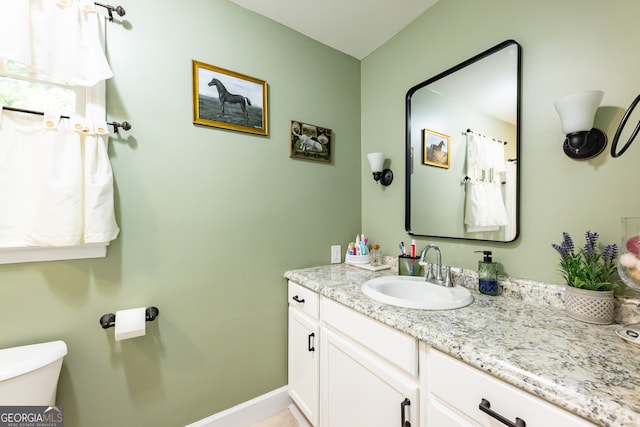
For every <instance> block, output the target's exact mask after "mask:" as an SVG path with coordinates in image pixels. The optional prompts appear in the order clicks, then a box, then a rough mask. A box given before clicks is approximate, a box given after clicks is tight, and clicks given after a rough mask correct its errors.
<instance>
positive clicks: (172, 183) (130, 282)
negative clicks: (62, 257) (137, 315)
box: [0, 0, 361, 427]
mask: <svg viewBox="0 0 640 427" xmlns="http://www.w3.org/2000/svg"><path fill="white" fill-rule="evenodd" d="M123 6H124V7H125V8H126V10H127V15H126V16H125V17H124V18H125V21H126V25H120V24H108V27H107V31H108V35H107V44H108V54H109V58H110V62H111V65H112V67H113V70H114V73H115V76H116V77H115V78H113V79H112V80H110V81H109V82H108V89H107V96H108V110H109V116H110V117H109V118H110V119H115V120H119V121H121V120H128V121H130V122H131V123H132V125H133V129H132V130H131V131H129V132H124V133H122V134H121V138H119V139H118V138H114V139H113V140H112V142H111V144H110V154H111V159H112V165H113V169H114V176H115V181H116V193H117V194H116V198H117V217H118V222H119V225H120V227H121V234H120V236H119V237H118V239H117V240H116V241H114V242H113V243H112V245H111V246H110V249H109V253H108V256H107V258H106V259H96V260H81V261H68V262H48V263H31V264H16V265H5V266H0V324H1V325H2V332H1V333H0V347H5V346H7V347H8V346H13V345H20V344H27V343H34V342H42V341H47V340H52V339H63V340H64V341H66V342H67V344H68V346H69V354H68V356H67V357H66V358H65V361H64V366H63V371H62V376H61V380H60V387H59V396H58V403H59V404H61V405H63V406H64V408H65V418H66V419H65V422H66V423H65V425H68V426H69V427H73V426H81V427H84V426H92V427H100V426H105V427H106V426H110V427H111V426H151V425H153V426H167V427H169V426H173V427H175V426H180V425H185V424H187V423H190V422H193V421H196V420H199V419H202V418H204V417H207V416H209V415H211V414H213V413H216V412H218V411H221V410H224V409H226V408H229V407H231V406H233V405H236V404H238V403H241V402H244V401H246V400H248V399H251V398H253V397H256V396H258V395H261V394H264V393H266V392H269V391H271V390H274V389H276V388H278V387H281V386H283V385H285V384H286V383H287V371H286V363H287V357H286V344H287V343H286V340H287V338H286V330H287V326H286V316H287V311H286V307H287V306H286V283H285V280H284V278H283V273H284V271H285V270H287V269H291V268H298V267H306V266H312V265H318V264H324V263H328V262H329V260H330V245H331V244H342V245H343V247H345V245H346V243H348V240H349V239H350V238H351V236H353V235H355V233H357V232H358V231H359V227H360V221H361V214H360V198H361V197H360V186H361V183H360V170H359V161H358V159H359V158H360V127H359V124H360V62H359V61H357V60H355V59H354V58H351V57H349V56H347V55H344V54H341V53H338V52H337V51H335V50H333V49H330V48H328V47H326V46H323V45H321V44H319V43H316V42H314V41H312V40H310V39H308V38H306V37H303V36H301V35H300V34H298V33H296V32H293V31H291V30H289V29H287V28H285V27H283V26H281V25H278V24H275V23H274V22H272V21H270V20H267V19H265V18H263V17H260V16H259V15H256V14H254V13H251V12H249V11H247V10H245V9H243V8H240V7H239V6H237V5H235V4H233V3H231V2H229V1H226V0H192V1H189V2H188V3H170V2H157V1H152V0H136V1H133V2H129V3H128V4H125V5H123ZM192 59H196V60H199V61H202V62H205V63H208V64H211V65H216V66H219V67H223V68H227V69H230V70H233V71H236V72H239V73H242V74H246V75H249V76H252V77H256V78H259V79H263V80H266V81H267V82H268V85H269V111H270V118H269V129H270V132H269V136H268V137H264V136H255V135H250V134H243V133H238V132H232V131H226V130H221V129H216V128H210V127H201V126H195V125H193V124H192V120H193V112H192V110H193V108H192V78H191V60H192ZM291 120H300V121H304V122H307V123H312V124H316V125H320V126H326V127H329V128H332V129H333V132H334V141H335V151H334V160H333V161H332V162H331V163H330V164H326V163H319V162H312V161H304V160H293V159H290V158H289V125H290V121H291ZM149 305H155V306H157V307H158V308H159V309H160V316H159V318H158V319H157V320H156V321H155V322H153V323H148V324H147V336H145V337H142V338H136V339H132V340H129V341H123V342H118V343H116V342H115V341H114V339H113V329H109V330H107V331H104V330H103V329H102V328H101V327H100V325H99V323H98V319H99V318H100V316H101V315H102V314H104V313H108V312H115V311H116V310H120V309H127V308H133V307H140V306H149Z"/></svg>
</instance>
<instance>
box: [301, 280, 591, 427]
mask: <svg viewBox="0 0 640 427" xmlns="http://www.w3.org/2000/svg"><path fill="white" fill-rule="evenodd" d="M288 298H289V350H288V355H289V366H288V373H289V395H290V396H291V398H292V399H293V400H294V402H295V403H296V404H297V406H298V407H299V408H300V410H301V411H302V412H303V413H304V415H305V416H306V417H307V419H308V420H309V421H310V423H311V424H312V425H313V426H314V427H359V426H366V427H390V426H398V425H400V426H401V427H419V426H421V427H503V426H505V425H507V426H516V427H525V426H526V427H550V426H562V427H595V424H592V423H590V422H588V421H586V420H585V419H583V418H581V417H579V416H577V415H574V414H572V413H570V412H568V411H566V410H564V409H562V408H560V407H558V406H556V405H554V404H552V403H549V402H547V401H545V400H542V399H540V398H538V397H536V396H533V395H532V394H529V393H527V392H525V391H523V390H521V389H518V388H516V387H513V386H511V385H510V384H507V383H505V382H503V381H501V380H498V379H497V378H495V377H493V376H491V375H489V374H487V373H485V372H483V371H481V370H479V369H476V368H474V367H472V366H470V365H468V364H466V363H464V362H462V361H460V360H458V359H455V358H454V357H451V356H449V355H447V354H445V353H442V352H441V351H438V350H436V349H434V348H432V347H430V346H429V345H428V344H426V343H424V342H418V340H417V339H416V338H414V337H412V336H410V335H407V334H405V333H403V332H400V331H399V330H397V329H395V328H393V327H390V326H387V325H385V324H383V323H381V322H378V321H376V320H374V319H372V318H370V317H368V316H366V315H364V314H361V313H359V312H357V311H356V310H353V309H351V308H348V307H346V306H345V305H342V304H339V303H337V302H335V301H333V300H332V299H330V298H327V297H325V296H320V295H318V294H317V293H316V292H314V291H312V290H310V289H307V288H305V287H302V286H300V285H298V284H296V283H294V282H291V281H290V282H289V290H288ZM481 407H482V408H481Z"/></svg>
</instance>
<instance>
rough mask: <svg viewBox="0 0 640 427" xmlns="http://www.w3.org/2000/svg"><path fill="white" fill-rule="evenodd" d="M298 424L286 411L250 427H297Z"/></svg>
mask: <svg viewBox="0 0 640 427" xmlns="http://www.w3.org/2000/svg"><path fill="white" fill-rule="evenodd" d="M298 426H299V424H298V422H297V421H296V419H295V417H294V416H293V415H292V414H291V412H290V411H289V410H288V409H287V410H286V411H282V412H279V413H277V414H275V415H274V416H272V417H270V418H267V419H266V420H264V421H261V422H259V423H258V424H254V425H252V426H251V427H298Z"/></svg>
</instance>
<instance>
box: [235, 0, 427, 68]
mask: <svg viewBox="0 0 640 427" xmlns="http://www.w3.org/2000/svg"><path fill="white" fill-rule="evenodd" d="M231 1H232V2H234V3H236V4H238V5H240V6H242V7H244V8H246V9H249V10H252V11H254V12H256V13H258V14H260V15H263V16H266V17H267V18H270V19H272V20H274V21H276V22H279V23H281V24H283V25H285V26H287V27H289V28H292V29H294V30H296V31H298V32H299V33H302V34H304V35H306V36H307V37H310V38H312V39H314V40H316V41H319V42H321V43H323V44H325V45H327V46H330V47H332V48H334V49H337V50H339V51H341V52H344V53H346V54H348V55H350V56H353V57H354V58H357V59H363V58H364V57H366V56H367V55H369V54H370V53H371V52H373V51H374V50H375V49H376V48H378V47H380V46H381V45H383V44H384V43H385V42H386V41H387V40H389V39H390V38H391V37H393V36H394V35H396V34H397V33H398V32H399V31H400V30H402V29H403V28H404V27H406V26H407V25H408V24H409V23H411V22H412V21H413V20H414V19H416V18H417V17H418V16H420V15H422V13H423V12H424V11H425V10H427V9H428V8H430V7H431V6H433V5H434V4H435V3H436V2H437V1H438V0H231Z"/></svg>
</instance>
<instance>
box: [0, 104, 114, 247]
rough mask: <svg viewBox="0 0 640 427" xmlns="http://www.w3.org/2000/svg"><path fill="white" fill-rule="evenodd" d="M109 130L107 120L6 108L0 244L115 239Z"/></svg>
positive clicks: (1, 131)
mask: <svg viewBox="0 0 640 427" xmlns="http://www.w3.org/2000/svg"><path fill="white" fill-rule="evenodd" d="M76 125H78V126H77V127H78V129H76ZM107 133H108V132H107V131H106V123H102V124H97V125H96V124H87V123H84V122H82V121H81V120H80V119H76V120H60V118H59V117H55V116H54V117H49V116H47V115H45V116H44V118H43V117H42V116H37V115H33V114H23V113H17V112H12V111H4V112H2V117H0V201H1V203H2V209H0V247H23V246H74V245H82V244H89V243H106V242H109V241H111V240H113V239H115V238H116V236H117V235H118V226H117V225H116V221H115V217H114V208H113V175H112V171H111V165H110V163H109V157H108V154H107V152H106V150H107V137H108V136H107V135H106V134H107Z"/></svg>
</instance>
